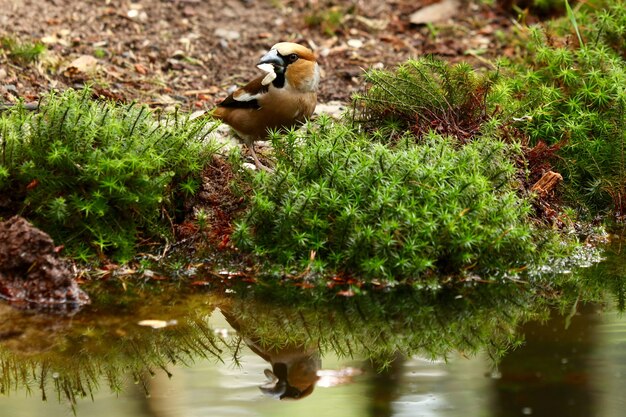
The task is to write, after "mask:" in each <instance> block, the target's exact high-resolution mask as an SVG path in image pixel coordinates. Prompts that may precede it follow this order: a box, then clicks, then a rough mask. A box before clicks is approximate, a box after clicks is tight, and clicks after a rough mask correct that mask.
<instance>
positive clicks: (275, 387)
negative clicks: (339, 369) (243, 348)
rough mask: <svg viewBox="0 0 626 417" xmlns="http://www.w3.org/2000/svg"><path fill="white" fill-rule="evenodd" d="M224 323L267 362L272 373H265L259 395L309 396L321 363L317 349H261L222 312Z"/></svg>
mask: <svg viewBox="0 0 626 417" xmlns="http://www.w3.org/2000/svg"><path fill="white" fill-rule="evenodd" d="M221 310H222V314H223V315H224V317H225V318H226V321H227V322H228V323H229V324H230V325H231V326H232V327H233V328H234V329H235V330H236V331H237V333H239V335H240V336H241V337H242V339H243V340H244V342H245V343H246V345H247V346H248V347H249V348H250V349H251V350H252V351H253V352H254V353H256V354H257V355H259V356H260V357H261V358H263V359H264V360H265V361H267V362H268V363H269V364H270V365H271V366H272V369H266V370H265V376H267V378H268V382H267V383H265V384H264V385H262V386H261V387H260V389H261V391H262V392H263V393H264V394H266V395H268V396H271V397H274V398H278V399H281V400H283V399H286V398H290V399H301V398H304V397H307V396H309V395H311V393H312V392H313V389H314V388H315V385H316V383H317V381H318V380H319V377H318V375H317V372H318V371H319V369H320V367H321V365H322V361H321V359H320V353H319V349H318V348H317V346H313V347H312V346H305V345H301V344H289V343H288V344H286V345H285V346H282V347H263V346H262V344H261V343H260V341H259V340H257V339H256V338H254V337H249V335H247V334H245V332H244V331H243V329H242V326H241V325H240V323H239V322H238V321H237V319H236V318H235V317H234V316H233V315H232V314H230V313H228V312H227V311H225V310H224V309H221Z"/></svg>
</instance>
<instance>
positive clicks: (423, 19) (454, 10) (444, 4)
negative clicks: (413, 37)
mask: <svg viewBox="0 0 626 417" xmlns="http://www.w3.org/2000/svg"><path fill="white" fill-rule="evenodd" d="M460 10H461V4H460V2H459V0H442V1H440V2H439V3H435V4H431V5H429V6H426V7H423V8H421V9H419V10H418V11H416V12H415V13H413V14H411V16H410V17H409V21H410V22H411V23H412V24H414V25H425V24H427V23H435V22H443V21H445V20H448V19H450V18H451V17H453V16H456V15H457V14H458V12H459V11H460Z"/></svg>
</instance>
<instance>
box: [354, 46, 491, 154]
mask: <svg viewBox="0 0 626 417" xmlns="http://www.w3.org/2000/svg"><path fill="white" fill-rule="evenodd" d="M496 78H497V73H487V74H479V73H477V72H476V71H474V70H473V69H472V67H470V66H469V65H468V64H465V63H461V64H457V65H450V64H448V63H446V62H444V61H441V60H437V59H432V58H428V57H426V58H422V59H420V60H409V61H408V62H406V63H405V64H402V65H400V66H398V68H397V69H395V70H394V71H385V70H371V71H368V72H367V73H366V74H365V79H366V80H367V81H368V82H369V83H370V84H371V87H370V88H369V90H368V91H367V92H366V93H365V94H363V95H358V96H356V97H355V99H356V100H357V101H359V102H360V103H361V113H362V114H361V115H360V119H362V121H363V122H364V123H365V125H366V126H367V127H369V128H370V129H373V128H374V127H375V128H376V129H377V130H379V134H380V135H383V136H387V137H388V139H389V140H391V139H393V138H394V137H395V136H396V134H397V133H398V132H400V133H402V132H405V131H410V132H412V133H413V134H414V135H415V137H416V139H417V138H420V137H422V136H423V135H426V134H428V132H431V131H433V132H437V133H439V134H442V135H446V136H453V137H454V138H456V140H458V141H460V142H461V143H465V142H467V141H468V140H470V139H471V138H472V137H474V136H475V135H477V134H479V132H480V129H481V127H482V125H483V123H485V122H486V121H487V120H488V119H489V117H488V113H487V102H486V98H487V94H488V93H489V91H490V88H491V86H492V84H493V82H494V81H495V79H496Z"/></svg>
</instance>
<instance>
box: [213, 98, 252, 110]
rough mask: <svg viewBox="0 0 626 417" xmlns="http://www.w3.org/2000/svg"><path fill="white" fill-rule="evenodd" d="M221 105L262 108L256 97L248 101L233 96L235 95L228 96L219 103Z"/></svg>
mask: <svg viewBox="0 0 626 417" xmlns="http://www.w3.org/2000/svg"><path fill="white" fill-rule="evenodd" d="M218 106H220V107H229V108H234V109H256V110H258V109H260V108H261V106H259V101H258V100H257V99H256V98H255V99H252V100H248V101H238V100H235V99H234V98H233V95H232V94H231V95H229V96H228V97H226V98H225V99H224V100H223V101H222V102H221V103H219V104H218Z"/></svg>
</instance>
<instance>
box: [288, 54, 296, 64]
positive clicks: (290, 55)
mask: <svg viewBox="0 0 626 417" xmlns="http://www.w3.org/2000/svg"><path fill="white" fill-rule="evenodd" d="M288 58H289V62H296V61H297V60H298V54H289V57H288Z"/></svg>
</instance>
